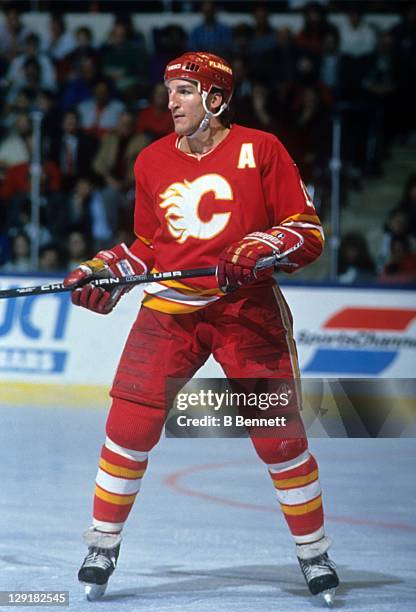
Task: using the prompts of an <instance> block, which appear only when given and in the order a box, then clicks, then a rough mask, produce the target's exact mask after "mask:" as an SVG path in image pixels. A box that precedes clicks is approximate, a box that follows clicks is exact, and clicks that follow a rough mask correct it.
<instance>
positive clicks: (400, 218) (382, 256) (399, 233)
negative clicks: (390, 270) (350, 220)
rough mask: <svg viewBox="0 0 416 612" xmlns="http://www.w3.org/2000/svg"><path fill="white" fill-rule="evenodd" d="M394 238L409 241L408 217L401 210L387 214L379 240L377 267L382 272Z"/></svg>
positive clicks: (405, 212)
mask: <svg viewBox="0 0 416 612" xmlns="http://www.w3.org/2000/svg"><path fill="white" fill-rule="evenodd" d="M395 238H405V239H406V240H409V239H410V234H409V217H408V214H407V211H405V210H403V209H402V208H394V209H393V210H391V211H390V212H389V214H388V217H387V220H386V223H385V225H384V232H383V235H382V238H381V244H380V250H379V253H378V257H377V267H378V269H379V270H382V269H383V268H384V266H385V265H386V262H387V261H388V259H389V257H390V254H391V250H392V249H391V244H392V241H393V240H394V239H395Z"/></svg>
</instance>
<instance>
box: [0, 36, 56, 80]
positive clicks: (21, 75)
mask: <svg viewBox="0 0 416 612" xmlns="http://www.w3.org/2000/svg"><path fill="white" fill-rule="evenodd" d="M29 60H36V62H37V63H38V65H39V71H40V77H39V78H40V84H41V87H43V88H45V89H52V90H53V89H56V85H57V83H56V71H55V67H54V65H53V63H52V61H51V60H50V59H49V57H48V55H47V54H46V53H44V52H43V51H41V50H40V39H39V36H38V35H37V34H32V33H30V34H28V35H27V37H26V39H25V46H24V52H23V53H20V54H19V55H17V56H16V57H15V58H14V60H13V61H12V62H11V63H10V66H9V69H8V71H7V75H6V80H7V81H8V82H9V83H10V85H11V86H12V87H13V89H21V88H23V87H26V86H27V84H28V82H27V69H26V67H27V63H28V61H29Z"/></svg>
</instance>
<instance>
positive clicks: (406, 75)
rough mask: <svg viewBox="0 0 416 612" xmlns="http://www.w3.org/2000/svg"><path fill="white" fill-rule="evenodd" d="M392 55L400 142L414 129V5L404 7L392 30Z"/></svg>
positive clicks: (415, 48)
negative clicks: (398, 104)
mask: <svg viewBox="0 0 416 612" xmlns="http://www.w3.org/2000/svg"><path fill="white" fill-rule="evenodd" d="M391 35H392V39H393V49H394V55H395V57H396V60H397V80H398V97H399V100H400V103H401V108H400V112H399V113H398V115H397V122H398V125H397V131H398V134H399V136H400V138H401V140H402V141H404V142H406V141H407V139H408V137H409V135H410V134H411V133H412V131H414V130H415V129H416V116H415V108H416V93H415V86H414V85H415V82H416V4H414V3H411V4H409V5H406V8H405V11H404V15H403V18H402V20H401V21H400V23H399V24H397V25H396V26H395V27H394V28H393V29H392V30H391Z"/></svg>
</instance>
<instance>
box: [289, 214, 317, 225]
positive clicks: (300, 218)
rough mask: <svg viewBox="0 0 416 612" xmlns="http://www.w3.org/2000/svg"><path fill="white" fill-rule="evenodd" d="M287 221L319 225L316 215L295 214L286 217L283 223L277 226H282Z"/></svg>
mask: <svg viewBox="0 0 416 612" xmlns="http://www.w3.org/2000/svg"><path fill="white" fill-rule="evenodd" d="M288 221H307V222H308V223H315V224H316V225H321V222H320V220H319V217H318V215H305V214H303V213H297V214H296V215H290V217H286V219H283V221H280V222H279V225H283V224H284V223H287V222H288Z"/></svg>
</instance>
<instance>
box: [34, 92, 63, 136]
mask: <svg viewBox="0 0 416 612" xmlns="http://www.w3.org/2000/svg"><path fill="white" fill-rule="evenodd" d="M35 107H36V109H37V110H39V111H41V113H43V116H42V123H41V129H42V138H43V145H44V146H45V147H46V146H48V145H49V142H50V140H51V139H52V138H54V136H55V134H56V133H57V132H58V131H59V127H60V124H61V118H62V113H61V111H60V109H59V108H58V105H57V97H56V95H55V93H53V92H51V91H49V90H48V89H41V90H40V91H39V93H38V95H37V97H36V100H35Z"/></svg>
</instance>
